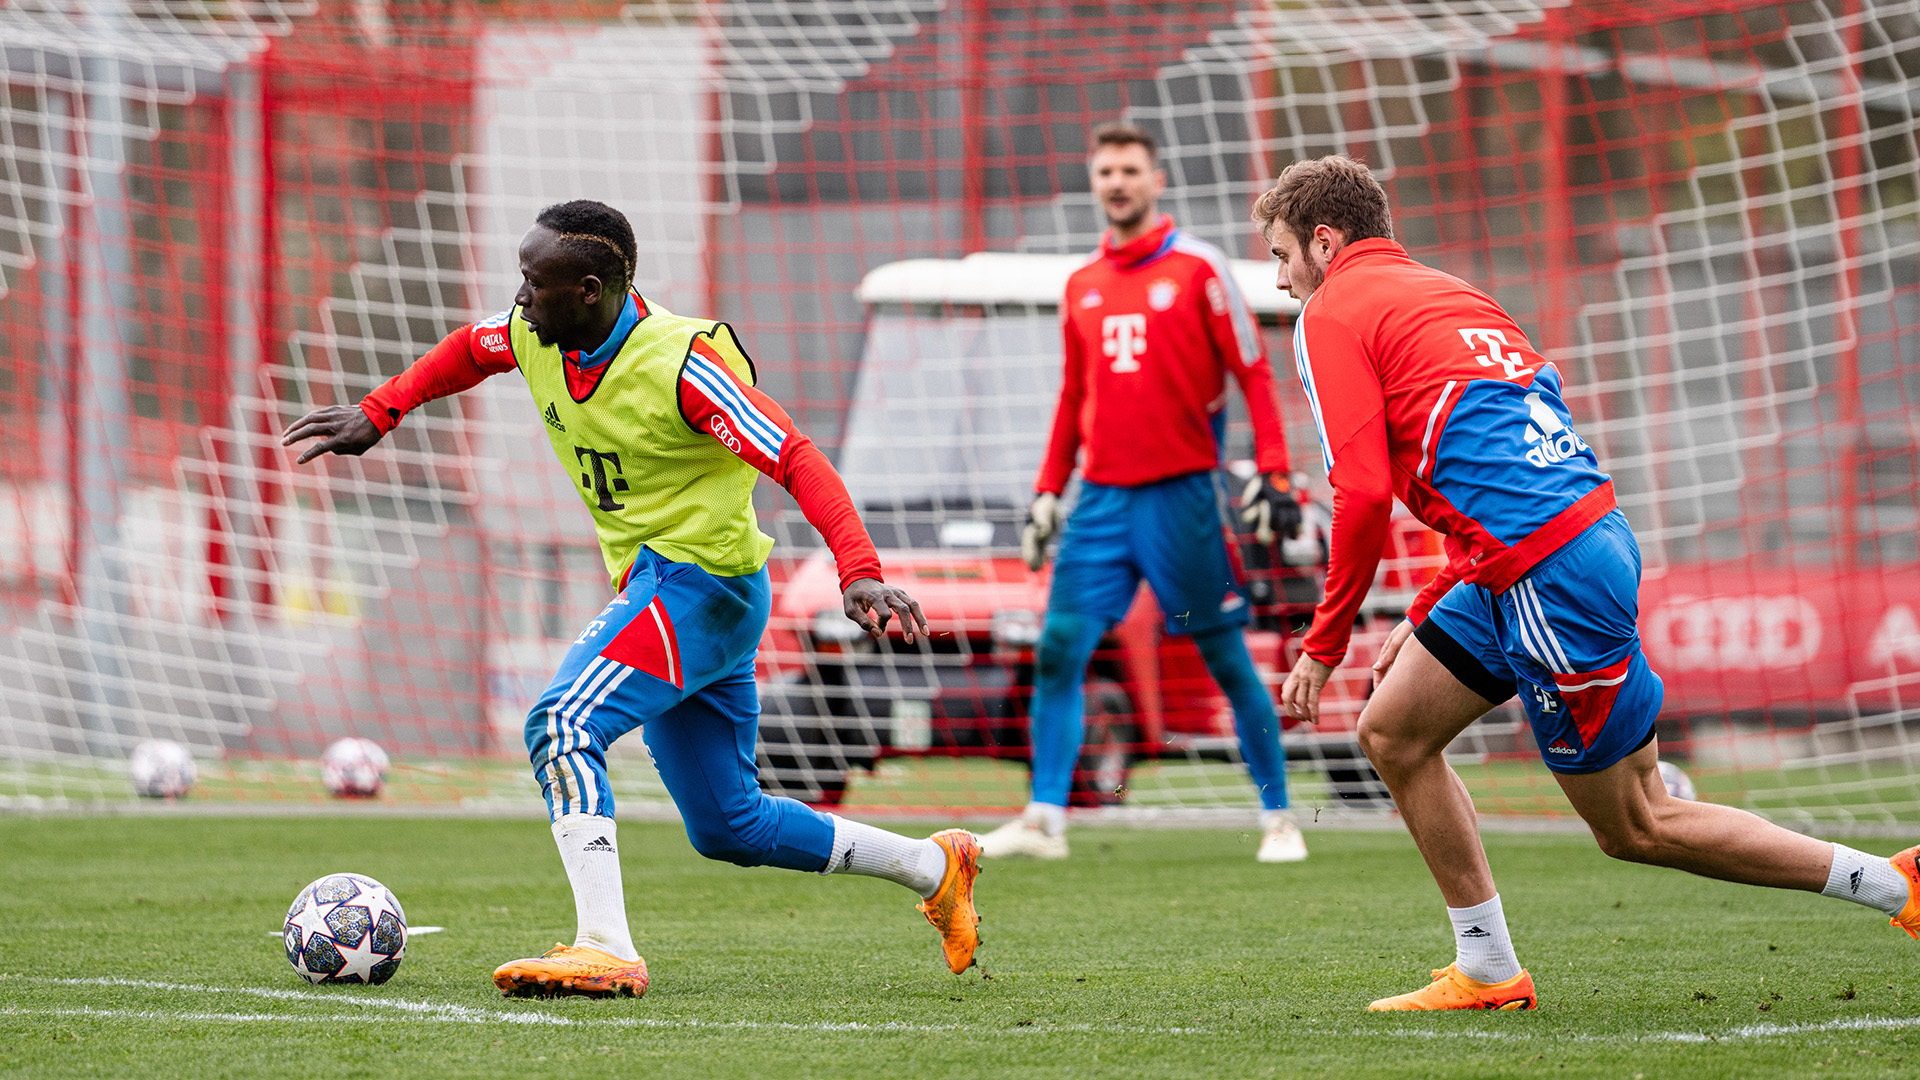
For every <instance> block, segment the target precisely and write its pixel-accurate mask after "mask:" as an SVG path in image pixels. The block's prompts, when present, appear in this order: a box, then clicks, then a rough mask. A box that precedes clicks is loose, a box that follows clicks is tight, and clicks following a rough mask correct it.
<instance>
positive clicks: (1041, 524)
mask: <svg viewBox="0 0 1920 1080" xmlns="http://www.w3.org/2000/svg"><path fill="white" fill-rule="evenodd" d="M1059 531H1060V496H1058V495H1055V494H1053V493H1052V492H1050V491H1043V492H1041V493H1040V494H1038V495H1035V496H1034V497H1033V501H1032V502H1030V503H1028V504H1027V527H1026V528H1024V529H1021V530H1020V557H1021V558H1023V559H1025V560H1026V561H1027V569H1029V570H1033V571H1035V572H1038V571H1039V569H1040V568H1041V567H1043V566H1045V565H1047V541H1049V540H1052V539H1053V534H1054V533H1057V532H1059Z"/></svg>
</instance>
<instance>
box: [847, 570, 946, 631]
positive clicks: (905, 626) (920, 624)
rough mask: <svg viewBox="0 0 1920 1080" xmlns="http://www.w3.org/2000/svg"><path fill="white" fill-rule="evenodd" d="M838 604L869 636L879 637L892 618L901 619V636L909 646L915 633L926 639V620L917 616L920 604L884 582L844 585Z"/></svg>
mask: <svg viewBox="0 0 1920 1080" xmlns="http://www.w3.org/2000/svg"><path fill="white" fill-rule="evenodd" d="M841 601H842V604H843V605H844V607H845V608H846V612H847V618H849V619H852V620H853V621H854V622H857V623H859V624H860V629H862V630H865V631H866V632H867V636H868V637H871V638H878V637H879V636H880V635H881V634H884V633H886V632H887V621H888V620H889V619H891V618H893V616H895V615H898V616H900V633H901V634H902V635H904V636H905V637H906V639H907V641H908V643H909V644H911V643H912V642H913V635H914V633H915V631H918V632H919V634H920V636H921V637H926V636H927V617H926V616H925V615H922V614H920V602H919V601H918V600H915V599H914V598H913V597H911V596H908V595H907V594H906V592H905V591H904V590H902V589H896V588H894V587H893V586H891V585H889V584H887V583H886V582H884V581H878V580H876V579H874V578H861V579H860V580H858V581H856V582H854V583H853V584H851V585H849V586H847V591H846V593H845V594H844V595H843V596H842V597H841Z"/></svg>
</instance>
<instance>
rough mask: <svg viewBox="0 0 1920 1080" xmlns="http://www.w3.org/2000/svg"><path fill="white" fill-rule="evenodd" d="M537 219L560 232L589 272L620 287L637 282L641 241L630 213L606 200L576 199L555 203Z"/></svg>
mask: <svg viewBox="0 0 1920 1080" xmlns="http://www.w3.org/2000/svg"><path fill="white" fill-rule="evenodd" d="M533 220H534V222H535V223H536V224H539V225H544V226H546V227H547V228H549V229H552V230H553V231H554V232H557V233H559V234H560V241H561V243H562V244H563V245H564V247H563V250H565V251H566V253H567V254H568V255H571V256H573V257H575V258H577V259H579V260H580V263H581V265H582V266H584V267H586V270H587V272H588V273H590V274H592V275H594V276H595V277H597V278H599V279H600V280H601V281H603V282H606V283H607V284H608V285H609V286H612V287H615V288H617V289H626V288H628V287H629V286H631V285H632V284H633V266H634V263H636V262H638V261H639V258H640V245H639V244H638V243H636V242H635V241H634V239H633V224H632V223H631V222H629V221H628V220H627V215H625V214H623V213H621V212H620V211H618V210H615V209H614V208H613V207H611V206H608V205H607V204H606V203H603V202H595V201H594V200H592V199H574V200H573V201H572V202H563V203H554V204H553V205H552V206H549V207H547V208H546V209H544V210H542V211H540V213H539V214H537V215H536V216H535V217H534V219H533Z"/></svg>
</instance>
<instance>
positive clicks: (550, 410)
mask: <svg viewBox="0 0 1920 1080" xmlns="http://www.w3.org/2000/svg"><path fill="white" fill-rule="evenodd" d="M540 419H542V420H545V421H546V422H547V426H548V427H550V428H552V429H553V430H555V431H565V430H567V425H565V424H563V423H561V422H560V410H559V409H557V408H555V407H554V404H553V402H551V401H549V402H547V411H546V412H544V413H541V414H540Z"/></svg>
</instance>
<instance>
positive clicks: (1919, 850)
mask: <svg viewBox="0 0 1920 1080" xmlns="http://www.w3.org/2000/svg"><path fill="white" fill-rule="evenodd" d="M1887 861H1888V862H1890V863H1892V864H1893V868H1894V869H1895V870H1898V871H1900V873H1901V874H1903V875H1905V876H1906V879H1907V906H1906V907H1903V908H1901V909H1900V914H1898V915H1895V916H1894V917H1893V925H1895V926H1897V927H1899V928H1900V929H1902V930H1905V931H1906V932H1907V934H1908V935H1909V936H1911V937H1915V938H1920V847H1910V848H1908V849H1907V850H1905V851H1903V852H1901V853H1900V854H1898V855H1895V856H1894V857H1893V858H1891V859H1888V860H1887Z"/></svg>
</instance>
